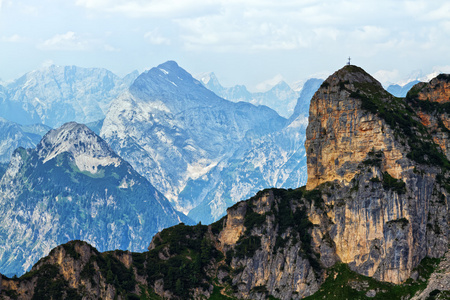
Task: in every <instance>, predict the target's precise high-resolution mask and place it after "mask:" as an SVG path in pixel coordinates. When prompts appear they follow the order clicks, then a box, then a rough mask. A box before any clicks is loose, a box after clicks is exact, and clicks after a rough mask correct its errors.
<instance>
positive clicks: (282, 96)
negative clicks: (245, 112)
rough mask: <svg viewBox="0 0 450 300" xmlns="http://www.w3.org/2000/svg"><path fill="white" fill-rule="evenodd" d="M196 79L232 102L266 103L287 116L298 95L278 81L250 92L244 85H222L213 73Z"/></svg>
mask: <svg viewBox="0 0 450 300" xmlns="http://www.w3.org/2000/svg"><path fill="white" fill-rule="evenodd" d="M197 79H198V80H199V81H200V82H201V83H202V84H203V85H204V86H205V87H206V88H208V89H210V90H211V91H213V92H214V93H216V94H217V95H218V96H220V97H222V98H224V99H226V100H230V101H233V102H239V101H245V102H249V103H252V104H254V105H266V106H268V107H270V108H272V109H273V110H275V111H276V112H277V113H278V114H279V115H280V116H282V117H285V118H289V117H290V116H291V115H292V113H293V112H294V107H295V105H296V103H297V99H298V97H299V94H300V93H299V92H298V91H294V90H293V89H292V88H291V87H290V86H289V85H288V84H287V83H286V82H284V81H280V82H279V83H277V84H276V85H275V86H273V87H272V88H271V89H270V90H268V91H266V92H259V93H251V92H249V91H248V90H247V88H246V87H245V86H244V85H235V86H233V87H229V88H226V87H223V86H222V85H221V84H220V82H219V80H218V79H217V77H216V75H215V74H214V73H212V72H211V73H206V74H202V75H199V76H197Z"/></svg>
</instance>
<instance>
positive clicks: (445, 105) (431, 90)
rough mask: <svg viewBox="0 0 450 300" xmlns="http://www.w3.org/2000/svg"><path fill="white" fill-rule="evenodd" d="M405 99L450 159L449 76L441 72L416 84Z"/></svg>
mask: <svg viewBox="0 0 450 300" xmlns="http://www.w3.org/2000/svg"><path fill="white" fill-rule="evenodd" d="M406 100H407V102H408V104H409V105H410V106H411V107H413V108H414V110H415V111H416V112H417V115H418V116H419V118H420V122H421V123H422V124H423V125H424V126H425V127H426V128H427V130H428V134H430V135H431V136H432V137H433V141H434V142H435V143H436V144H437V145H438V146H439V147H440V148H441V150H442V151H443V152H444V153H445V155H446V156H447V158H448V159H450V138H449V137H450V129H449V128H450V76H449V75H445V74H441V75H439V76H437V77H436V78H433V79H432V80H431V81H430V82H428V83H425V82H421V83H418V84H416V85H415V86H414V87H413V88H412V89H411V91H410V92H409V93H408V95H407V97H406Z"/></svg>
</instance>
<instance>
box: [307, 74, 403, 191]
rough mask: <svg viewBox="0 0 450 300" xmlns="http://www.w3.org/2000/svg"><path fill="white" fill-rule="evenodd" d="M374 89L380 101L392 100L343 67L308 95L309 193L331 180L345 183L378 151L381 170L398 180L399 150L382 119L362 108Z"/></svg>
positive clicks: (365, 76) (371, 80) (378, 87)
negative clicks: (382, 154) (383, 169)
mask: <svg viewBox="0 0 450 300" xmlns="http://www.w3.org/2000/svg"><path fill="white" fill-rule="evenodd" d="M373 91H376V92H377V93H379V95H378V97H379V98H380V99H379V100H380V101H384V102H387V101H391V99H392V98H393V96H392V95H390V94H389V93H388V92H386V91H384V89H383V88H382V86H381V84H380V83H379V82H377V81H376V80H375V79H374V78H373V77H371V76H370V75H369V74H367V73H366V72H364V71H363V70H362V69H360V68H358V67H356V66H347V67H345V68H343V69H341V70H339V71H337V72H336V73H334V74H333V75H331V76H330V77H329V78H328V79H327V80H326V81H325V82H324V83H323V84H322V86H321V88H319V90H318V91H317V92H316V94H315V95H314V96H313V98H312V100H311V105H310V113H309V125H308V128H307V130H306V142H305V148H306V151H307V166H308V182H307V184H306V188H307V189H308V190H311V189H313V188H315V187H317V186H318V185H320V184H321V183H324V182H328V181H335V180H337V181H338V182H339V183H342V184H344V185H348V184H349V183H350V181H351V180H352V179H353V177H354V176H355V174H356V173H358V164H359V163H360V162H362V161H363V160H364V159H365V158H366V157H367V154H368V153H369V152H370V151H379V150H383V153H384V163H385V166H384V168H385V169H386V170H388V171H389V173H390V174H391V175H392V176H394V177H395V178H399V177H400V176H401V174H400V173H401V171H402V169H403V168H402V166H401V163H402V160H401V159H402V158H403V157H404V156H405V155H406V154H405V151H404V147H401V146H400V145H399V143H398V142H396V139H395V138H394V136H393V132H392V130H391V129H390V128H389V127H388V126H386V125H385V124H384V122H383V120H382V119H381V118H379V117H378V116H377V115H375V114H373V113H371V112H368V111H367V110H364V109H362V108H361V106H362V102H363V101H362V100H361V99H360V98H361V96H363V97H364V96H366V94H367V96H370V94H371V93H372V92H373ZM404 167H406V166H404Z"/></svg>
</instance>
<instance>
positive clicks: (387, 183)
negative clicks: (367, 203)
mask: <svg viewBox="0 0 450 300" xmlns="http://www.w3.org/2000/svg"><path fill="white" fill-rule="evenodd" d="M383 188H384V189H387V190H391V191H393V192H396V193H398V194H404V193H406V184H405V183H404V182H403V181H402V180H401V179H396V178H394V177H392V176H391V175H390V174H389V173H388V172H384V173H383Z"/></svg>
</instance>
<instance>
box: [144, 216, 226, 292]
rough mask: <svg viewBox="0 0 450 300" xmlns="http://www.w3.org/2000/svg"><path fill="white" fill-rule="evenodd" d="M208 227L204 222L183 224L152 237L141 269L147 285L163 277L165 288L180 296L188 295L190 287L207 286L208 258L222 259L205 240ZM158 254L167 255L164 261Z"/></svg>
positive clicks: (207, 240) (209, 259) (206, 239)
mask: <svg viewBox="0 0 450 300" xmlns="http://www.w3.org/2000/svg"><path fill="white" fill-rule="evenodd" d="M207 230H208V226H205V225H201V224H198V225H196V226H186V225H184V224H182V223H181V224H179V225H176V226H173V227H171V228H168V229H165V230H163V231H162V232H161V233H160V238H155V241H154V242H155V246H156V247H155V249H153V250H151V251H149V252H148V253H146V260H145V268H143V270H141V272H145V273H146V275H147V282H148V284H149V285H153V284H154V282H155V281H156V280H158V279H163V280H164V289H167V290H170V291H172V292H173V293H174V294H175V295H177V296H179V297H181V298H182V299H189V298H190V294H189V293H190V289H193V288H197V287H199V288H203V289H207V288H208V287H209V283H208V282H209V281H210V279H209V277H208V275H207V274H206V272H205V271H204V270H205V268H206V267H207V266H208V265H209V263H210V261H211V260H215V261H219V260H222V259H223V255H222V254H221V253H220V252H219V251H217V250H216V249H215V248H214V247H213V245H212V244H211V241H210V240H209V239H208V237H207ZM160 253H161V254H164V253H165V255H168V257H167V260H165V259H164V260H162V259H160Z"/></svg>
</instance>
